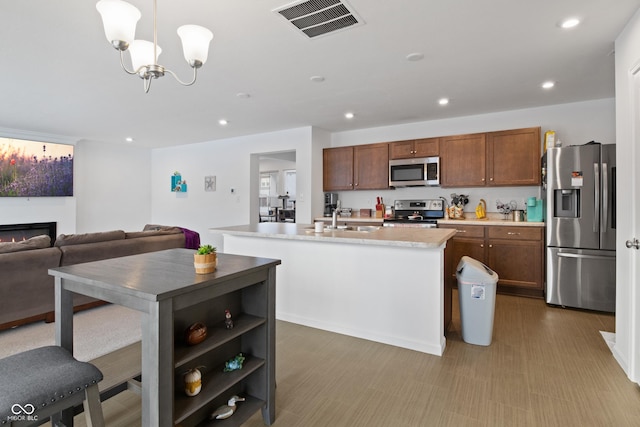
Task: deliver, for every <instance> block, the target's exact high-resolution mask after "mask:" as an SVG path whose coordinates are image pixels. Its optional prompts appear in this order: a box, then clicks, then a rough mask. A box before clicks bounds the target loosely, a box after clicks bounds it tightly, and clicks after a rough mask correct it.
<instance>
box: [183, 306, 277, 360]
mask: <svg viewBox="0 0 640 427" xmlns="http://www.w3.org/2000/svg"><path fill="white" fill-rule="evenodd" d="M265 322H266V320H265V319H264V318H263V317H256V316H252V315H250V314H240V315H238V316H236V317H234V319H233V328H232V329H227V328H226V327H225V325H224V321H222V322H219V323H217V324H216V325H214V326H213V327H211V328H208V329H207V338H206V339H205V340H204V341H203V342H201V343H200V344H197V345H194V346H186V345H184V344H182V343H180V345H176V349H175V353H174V365H175V367H176V368H179V367H181V366H183V365H185V364H186V363H189V362H190V361H192V360H194V359H196V358H197V357H199V356H202V355H203V354H206V353H208V352H209V351H211V350H213V349H215V348H217V347H219V346H221V345H223V344H225V343H227V342H229V341H231V340H233V339H235V338H237V337H239V336H241V335H243V334H244V333H246V332H248V331H250V330H252V329H254V328H257V327H258V326H260V325H263V324H264V323H265Z"/></svg>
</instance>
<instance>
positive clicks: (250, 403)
mask: <svg viewBox="0 0 640 427" xmlns="http://www.w3.org/2000/svg"><path fill="white" fill-rule="evenodd" d="M243 397H244V398H245V399H246V400H245V401H244V402H238V404H237V406H238V409H236V412H235V413H234V414H233V415H232V416H231V417H229V418H227V419H226V420H207V421H203V422H202V423H200V424H198V427H238V426H241V425H242V424H243V423H244V422H246V421H247V420H248V419H249V418H251V417H252V416H253V414H255V413H256V412H257V411H259V410H260V409H262V408H263V407H264V405H265V404H266V402H265V401H264V400H260V399H256V398H255V397H253V396H246V395H243Z"/></svg>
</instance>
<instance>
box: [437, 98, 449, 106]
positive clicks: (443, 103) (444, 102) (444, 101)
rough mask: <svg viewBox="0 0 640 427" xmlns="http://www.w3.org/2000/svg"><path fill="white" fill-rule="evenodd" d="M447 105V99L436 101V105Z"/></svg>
mask: <svg viewBox="0 0 640 427" xmlns="http://www.w3.org/2000/svg"><path fill="white" fill-rule="evenodd" d="M448 103H449V98H440V99H439V100H438V104H440V105H447V104H448Z"/></svg>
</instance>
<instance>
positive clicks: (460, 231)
mask: <svg viewBox="0 0 640 427" xmlns="http://www.w3.org/2000/svg"><path fill="white" fill-rule="evenodd" d="M466 232H467V230H456V233H466Z"/></svg>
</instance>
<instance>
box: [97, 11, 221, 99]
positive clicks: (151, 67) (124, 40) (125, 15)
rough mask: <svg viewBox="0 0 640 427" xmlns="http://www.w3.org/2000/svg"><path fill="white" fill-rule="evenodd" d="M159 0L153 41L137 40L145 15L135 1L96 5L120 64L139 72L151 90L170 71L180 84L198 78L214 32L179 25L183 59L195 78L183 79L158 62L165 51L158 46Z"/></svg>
mask: <svg viewBox="0 0 640 427" xmlns="http://www.w3.org/2000/svg"><path fill="white" fill-rule="evenodd" d="M156 3H157V0H153V43H152V42H149V41H146V40H134V37H135V33H136V24H137V22H138V20H139V19H140V17H141V16H142V15H141V13H140V11H139V10H138V9H137V8H136V7H135V6H133V5H131V4H129V3H127V2H125V1H122V0H100V1H99V2H98V3H97V4H96V9H98V12H99V13H100V15H101V16H102V24H103V25H104V33H105V35H106V36H107V40H108V41H109V43H111V45H112V46H113V47H114V48H116V49H117V50H118V51H120V65H121V66H122V69H123V70H124V71H125V72H127V74H137V75H138V76H140V78H141V79H142V80H143V82H144V91H145V93H148V92H149V88H150V87H151V81H152V80H153V79H157V78H159V77H162V76H164V74H165V73H169V74H171V75H172V76H173V77H174V78H175V79H176V80H177V81H178V83H180V84H181V85H184V86H191V85H192V84H194V83H195V82H196V78H197V76H198V68H200V67H202V65H203V64H204V63H205V62H207V56H208V55H209V43H210V42H211V39H213V33H212V32H211V31H209V30H208V29H206V28H204V27H201V26H199V25H183V26H181V27H179V28H178V36H180V39H181V40H182V51H183V54H184V59H185V60H186V61H187V63H188V64H189V66H190V67H191V68H193V79H192V80H191V81H190V82H183V81H182V80H180V79H179V78H178V76H177V75H176V74H175V73H174V72H173V71H171V70H169V69H167V68H165V67H163V66H162V65H160V64H158V56H159V55H160V53H161V52H162V49H160V46H158V35H157V27H156V24H157V19H156V18H157V17H156V9H157V4H156ZM125 50H129V53H130V56H131V66H132V67H133V70H129V69H127V67H126V65H125V63H124V51H125Z"/></svg>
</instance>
